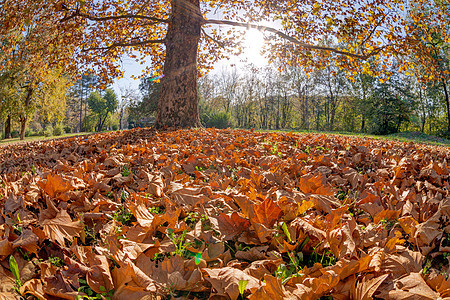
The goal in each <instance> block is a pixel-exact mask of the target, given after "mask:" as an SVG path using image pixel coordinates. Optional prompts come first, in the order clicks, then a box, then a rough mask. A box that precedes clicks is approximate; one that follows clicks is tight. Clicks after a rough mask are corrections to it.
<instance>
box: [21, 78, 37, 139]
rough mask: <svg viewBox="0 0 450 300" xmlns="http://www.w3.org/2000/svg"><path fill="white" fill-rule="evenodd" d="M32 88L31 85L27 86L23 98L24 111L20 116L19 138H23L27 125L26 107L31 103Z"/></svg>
mask: <svg viewBox="0 0 450 300" xmlns="http://www.w3.org/2000/svg"><path fill="white" fill-rule="evenodd" d="M33 92H34V89H33V88H31V87H28V88H27V96H26V98H25V103H24V107H25V113H24V115H23V116H22V117H20V139H21V140H23V139H25V128H26V125H27V120H28V118H27V111H28V107H29V106H30V103H31V96H32V95H33Z"/></svg>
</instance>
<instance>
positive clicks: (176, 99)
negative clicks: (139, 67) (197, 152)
mask: <svg viewBox="0 0 450 300" xmlns="http://www.w3.org/2000/svg"><path fill="white" fill-rule="evenodd" d="M171 5H172V16H171V23H170V24H169V28H168V31H167V35H166V41H165V44H166V57H165V62H164V78H162V82H161V93H160V95H159V99H158V101H159V105H158V113H157V117H156V122H155V128H164V127H178V128H180V127H181V128H186V127H201V123H200V119H199V115H198V97H197V51H198V43H199V40H200V30H201V23H202V16H201V12H200V4H199V0H172V1H171Z"/></svg>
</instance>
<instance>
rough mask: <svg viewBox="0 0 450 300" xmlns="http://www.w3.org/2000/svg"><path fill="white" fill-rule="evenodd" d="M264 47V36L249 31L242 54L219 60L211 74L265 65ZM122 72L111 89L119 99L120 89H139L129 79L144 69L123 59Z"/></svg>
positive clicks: (137, 83)
mask: <svg viewBox="0 0 450 300" xmlns="http://www.w3.org/2000/svg"><path fill="white" fill-rule="evenodd" d="M263 45H264V35H263V33H261V32H260V31H258V30H256V29H249V30H247V32H246V34H245V40H244V52H243V53H242V54H241V55H239V56H232V57H230V59H229V60H226V59H224V60H221V61H219V62H217V63H216V64H215V65H214V70H213V71H211V73H213V74H214V73H215V72H220V71H221V70H223V69H227V68H231V67H232V66H235V67H236V68H238V69H239V68H242V67H244V65H245V64H247V63H253V64H255V65H256V66H258V67H261V66H264V65H267V60H266V59H265V58H264V57H263V56H262V55H261V54H260V51H261V50H262V47H263ZM122 68H123V70H124V71H125V74H124V77H123V78H121V79H118V80H116V81H115V83H114V84H113V89H114V90H115V91H116V93H117V95H118V96H119V98H120V89H121V88H122V89H123V88H129V87H131V88H133V89H136V90H137V89H138V88H139V82H140V80H139V79H133V78H131V76H132V75H135V76H137V75H140V74H141V73H142V70H143V69H145V65H140V64H139V63H138V62H136V61H135V60H134V59H131V58H124V59H123V67H122Z"/></svg>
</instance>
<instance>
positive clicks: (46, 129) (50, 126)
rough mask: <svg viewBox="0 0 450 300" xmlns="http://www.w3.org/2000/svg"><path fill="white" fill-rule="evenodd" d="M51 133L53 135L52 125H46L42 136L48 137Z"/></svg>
mask: <svg viewBox="0 0 450 300" xmlns="http://www.w3.org/2000/svg"><path fill="white" fill-rule="evenodd" d="M52 135H53V127H52V125H48V126H46V127H45V129H44V136H45V137H49V136H52Z"/></svg>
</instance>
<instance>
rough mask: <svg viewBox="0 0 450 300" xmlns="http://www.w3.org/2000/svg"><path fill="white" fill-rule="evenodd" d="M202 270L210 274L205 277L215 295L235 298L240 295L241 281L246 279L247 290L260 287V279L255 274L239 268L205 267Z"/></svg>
mask: <svg viewBox="0 0 450 300" xmlns="http://www.w3.org/2000/svg"><path fill="white" fill-rule="evenodd" d="M202 272H204V273H206V274H207V275H208V276H207V277H205V279H206V280H207V281H209V282H210V283H211V285H212V287H213V289H214V290H215V295H218V296H225V297H230V299H232V300H234V299H237V298H238V297H239V281H240V280H246V281H247V285H246V287H245V291H250V292H252V291H255V290H256V289H258V288H259V286H260V284H259V281H258V280H257V279H256V278H254V277H253V276H250V275H247V274H246V273H244V272H242V271H241V270H239V269H235V268H230V267H224V268H220V269H209V268H204V269H202Z"/></svg>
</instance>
